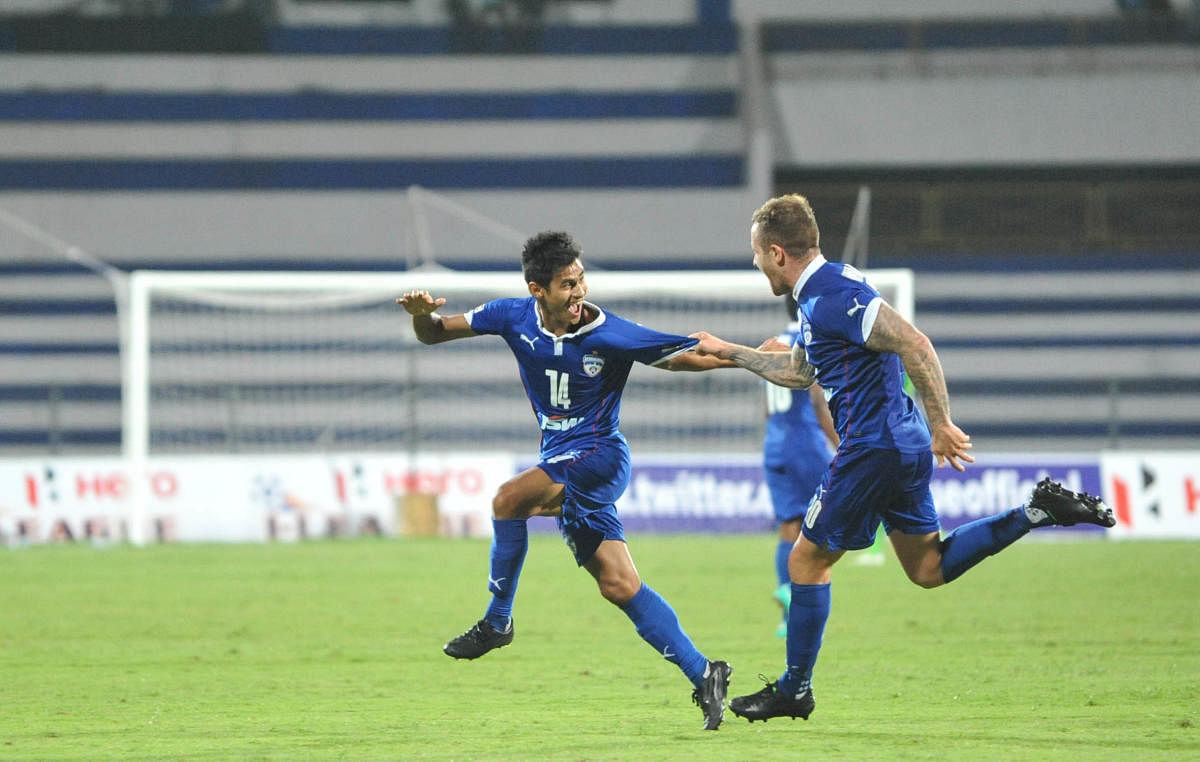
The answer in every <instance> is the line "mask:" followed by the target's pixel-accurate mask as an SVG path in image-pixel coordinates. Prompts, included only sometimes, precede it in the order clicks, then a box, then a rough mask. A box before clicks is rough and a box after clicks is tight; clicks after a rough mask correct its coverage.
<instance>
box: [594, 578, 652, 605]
mask: <svg viewBox="0 0 1200 762" xmlns="http://www.w3.org/2000/svg"><path fill="white" fill-rule="evenodd" d="M596 584H597V585H598V586H599V588H600V595H602V596H604V600H606V601H608V602H609V603H611V604H613V605H614V606H624V605H625V604H626V603H629V601H631V600H633V596H635V595H637V592H638V590H640V589H641V587H642V580H641V579H640V578H639V577H637V576H636V575H635V576H634V577H632V578H630V577H624V576H621V577H610V578H605V579H598V580H596Z"/></svg>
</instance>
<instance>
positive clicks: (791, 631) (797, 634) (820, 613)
mask: <svg viewBox="0 0 1200 762" xmlns="http://www.w3.org/2000/svg"><path fill="white" fill-rule="evenodd" d="M832 600H833V596H832V595H831V594H830V589H829V583H828V582H826V583H825V584H824V585H797V584H796V583H794V582H793V583H792V605H791V607H790V608H789V609H788V631H787V671H786V672H784V673H783V675H782V676H781V677H780V678H779V685H778V688H777V690H778V691H779V693H780V695H782V696H798V695H800V694H802V693H804V692H805V691H807V690H808V689H809V686H810V684H811V682H812V671H813V665H814V664H816V663H817V652H818V651H820V650H821V638H822V636H823V635H824V634H825V622H827V621H828V620H829V609H830V604H831V601H832Z"/></svg>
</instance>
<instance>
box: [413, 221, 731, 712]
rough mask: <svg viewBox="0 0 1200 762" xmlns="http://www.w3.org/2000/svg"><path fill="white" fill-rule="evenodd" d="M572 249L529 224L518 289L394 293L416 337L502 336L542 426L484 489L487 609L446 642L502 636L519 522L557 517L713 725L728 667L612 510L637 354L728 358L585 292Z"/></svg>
mask: <svg viewBox="0 0 1200 762" xmlns="http://www.w3.org/2000/svg"><path fill="white" fill-rule="evenodd" d="M580 257H581V253H580V249H579V246H578V245H577V244H576V243H575V241H574V240H573V239H572V238H571V236H570V235H568V234H566V233H561V232H544V233H539V234H538V235H536V236H534V237H532V238H530V239H529V240H528V241H527V242H526V244H525V248H524V251H523V253H522V267H523V270H524V276H525V281H526V283H527V285H528V289H529V296H527V297H524V298H516V299H496V300H494V301H490V302H487V303H486V304H482V305H480V306H478V307H476V308H475V309H473V310H471V311H470V312H467V313H465V314H458V315H440V314H439V313H438V312H437V311H436V310H437V308H438V307H441V306H442V305H443V304H445V302H446V300H445V299H437V298H434V297H433V296H431V295H430V294H429V293H428V292H427V291H410V292H408V293H406V294H405V295H404V296H403V297H401V298H400V299H398V300H397V301H398V302H399V303H400V305H401V306H403V307H404V309H405V310H406V311H407V312H408V313H409V314H411V315H412V324H413V329H414V331H415V332H416V335H417V338H418V339H419V340H420V341H421V342H423V343H425V344H437V343H440V342H443V341H449V340H451V339H461V338H466V337H470V336H479V335H482V334H495V335H498V336H500V337H501V338H502V339H504V341H505V343H507V344H508V347H509V349H510V350H512V353H513V355H514V356H515V357H516V359H517V364H518V366H519V367H520V375H521V381H522V383H523V384H524V386H525V393H526V394H527V395H528V396H529V401H530V403H531V404H532V406H533V410H534V414H535V416H536V418H537V423H538V427H539V428H540V429H541V431H542V445H541V452H540V454H539V462H538V464H537V465H536V466H534V467H532V468H530V469H527V470H526V471H524V472H522V473H520V474H518V475H517V476H515V477H514V478H512V479H510V480H509V481H507V482H505V483H504V484H503V485H501V486H500V488H499V490H498V491H497V493H496V496H495V498H494V499H493V500H492V514H493V529H494V534H493V541H492V547H491V566H490V572H489V577H488V590H489V592H491V594H492V598H491V602H490V604H489V605H488V608H487V611H486V613H485V614H484V616H483V618H482V619H480V620H479V621H478V622H477V623H476V624H475V625H473V626H472V627H471V628H470V629H468V630H467V631H466V632H464V633H463V634H461V635H459V636H457V637H455V638H454V639H453V640H451V641H450V642H449V643H447V644H446V645H445V646H444V647H443V650H444V651H445V652H446V654H447V655H449V656H452V657H454V658H456V659H475V658H478V657H480V656H482V655H484V654H485V653H487V652H488V651H490V650H492V649H494V648H500V647H501V646H506V645H508V644H509V643H511V642H512V640H513V622H512V605H513V596H514V595H515V594H516V591H517V582H518V579H519V578H520V574H521V567H522V565H523V563H524V560H525V554H526V551H527V549H528V535H527V528H526V520H527V519H528V518H529V517H531V516H554V517H555V518H556V521H557V522H558V527H559V529H560V530H561V532H562V535H563V538H564V539H565V540H566V542H567V545H568V547H570V549H571V552H572V553H573V554H574V555H575V560H576V562H577V563H578V564H579V565H580V566H582V567H583V568H585V569H587V570H588V572H589V573H590V574H591V575H592V576H593V577H594V578H595V579H596V583H597V584H598V585H599V588H600V594H601V595H602V596H603V597H604V598H605V599H607V600H608V601H610V602H612V603H613V604H615V605H616V606H617V607H619V608H620V609H621V610H622V611H624V612H625V614H626V615H627V616H628V617H629V618H630V619H631V620H632V621H633V623H634V626H635V627H636V629H637V633H638V634H639V635H640V636H642V638H643V639H644V640H645V641H646V642H647V643H649V644H650V645H651V646H652V647H653V648H654V650H655V651H657V652H658V653H660V654H662V655H663V657H664V658H666V659H667V660H668V661H671V662H672V663H674V664H675V665H676V666H678V667H679V669H680V670H682V671H683V673H684V674H685V675H686V676H687V678H688V679H689V680H691V682H692V684H693V685H694V686H695V690H694V691H693V692H692V700H693V701H695V702H696V703H697V704H698V705H699V706H700V708H701V710H702V711H703V712H704V728H705V730H716V729H717V727H718V726H719V725H720V724H721V720H722V719H723V717H724V711H725V695H726V689H727V688H728V685H729V676H730V674H731V673H732V668H731V667H730V666H729V665H728V664H727V663H725V662H723V661H710V660H709V659H708V658H707V657H705V656H704V655H703V654H702V653H701V652H700V651H699V650H698V649H697V648H696V646H695V645H693V643H692V641H691V639H690V638H689V637H688V636H687V634H686V633H685V632H684V631H683V628H682V627H681V626H680V624H679V618H678V617H677V616H676V614H675V611H674V609H672V608H671V606H670V604H668V603H667V601H666V600H664V599H663V597H662V596H660V595H659V594H658V593H656V592H655V591H654V590H653V589H652V588H651V587H650V586H649V585H647V584H645V583H644V582H643V581H642V579H641V577H640V576H639V575H638V572H637V568H636V567H635V566H634V563H633V558H632V557H631V556H630V554H629V548H628V546H627V544H626V541H625V534H624V530H623V529H622V526H621V520H620V519H619V518H618V516H617V512H616V508H615V503H616V501H617V498H619V497H620V496H621V494H622V493H623V492H624V491H625V488H626V486H627V485H628V483H629V476H630V464H629V446H628V444H627V442H626V441H625V437H624V436H623V435H622V434H621V431H620V429H619V427H618V425H619V423H618V417H619V413H620V408H621V393H622V391H623V390H624V388H625V382H626V379H627V378H628V377H629V371H630V369H631V368H632V367H633V363H635V362H640V363H644V364H647V365H651V366H654V367H658V368H665V369H668V370H708V369H711V368H716V367H732V366H733V364H732V363H730V362H728V361H722V360H719V359H717V358H713V357H701V356H700V355H697V354H696V353H695V352H693V351H692V349H693V347H694V346H695V345H696V340H695V339H692V338H688V337H686V336H676V335H673V334H667V333H660V332H658V331H653V330H651V329H649V328H645V327H643V326H640V325H638V324H637V323H633V322H630V321H628V320H625V319H624V318H621V317H618V316H617V315H614V314H612V313H609V312H605V311H604V310H602V309H600V307H597V306H596V305H595V304H592V303H591V302H588V301H585V299H584V297H586V296H587V293H588V289H587V285H586V282H585V279H584V268H583V263H582V261H581V259H580Z"/></svg>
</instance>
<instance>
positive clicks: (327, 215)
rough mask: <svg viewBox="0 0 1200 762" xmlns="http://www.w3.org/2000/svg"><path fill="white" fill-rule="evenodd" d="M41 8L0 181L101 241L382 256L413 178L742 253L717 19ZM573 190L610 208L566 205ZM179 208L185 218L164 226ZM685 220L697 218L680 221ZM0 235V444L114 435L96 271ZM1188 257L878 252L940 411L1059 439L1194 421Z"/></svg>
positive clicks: (599, 232) (907, 46)
mask: <svg viewBox="0 0 1200 762" xmlns="http://www.w3.org/2000/svg"><path fill="white" fill-rule="evenodd" d="M35 26H36V25H33V24H32V22H26V23H25V25H24V26H23V27H18V26H14V22H0V57H2V58H3V67H4V79H3V83H4V84H3V85H2V87H3V89H2V90H0V135H2V136H3V140H0V144H2V145H0V206H6V207H11V208H12V210H13V211H15V212H17V213H19V214H24V215H25V216H26V217H30V218H34V219H35V220H36V222H37V224H39V225H40V226H42V227H43V228H44V229H45V230H48V231H50V232H52V233H63V234H64V235H65V236H66V238H67V243H72V244H80V245H83V246H85V247H86V248H87V249H88V250H89V251H91V252H92V253H95V254H97V255H99V256H102V257H104V258H105V259H108V260H111V261H114V262H116V263H117V264H118V265H120V266H122V267H127V268H132V267H152V268H168V269H170V268H184V269H192V268H220V269H226V268H255V267H259V268H272V269H274V268H280V269H321V268H326V267H334V268H341V269H394V268H395V267H396V266H397V265H398V264H399V261H400V260H402V259H403V257H402V256H401V255H400V254H399V252H398V250H399V249H402V248H403V246H404V244H403V242H404V241H405V240H406V236H407V234H408V233H407V231H408V229H409V228H410V227H411V220H410V218H409V217H408V211H407V210H406V209H405V208H404V207H403V200H404V194H405V190H406V189H407V188H408V186H409V185H412V184H418V185H422V186H426V187H431V188H435V189H441V190H445V191H448V192H453V193H457V194H458V195H456V196H455V197H456V198H458V199H459V200H461V201H462V202H464V203H466V204H468V205H470V206H473V207H476V208H482V209H484V210H485V211H486V212H487V213H488V214H490V215H492V216H494V217H498V218H502V219H504V220H505V221H506V222H507V223H508V224H510V225H511V226H512V227H513V228H514V229H516V230H521V231H525V232H532V231H534V230H536V229H539V228H541V227H544V226H545V225H546V220H552V221H553V222H552V223H551V224H561V225H562V226H563V227H570V228H572V229H574V230H575V231H576V232H577V234H578V235H579V237H580V238H581V240H583V241H585V249H587V248H588V246H587V242H590V241H593V240H599V241H603V242H604V243H603V244H602V245H601V246H600V247H599V248H600V252H599V253H600V254H602V255H608V257H609V258H610V259H611V260H612V261H614V262H615V263H617V264H619V265H629V264H631V263H633V262H632V260H640V263H641V264H646V263H647V262H648V260H649V257H647V256H644V255H643V253H642V251H643V250H641V249H638V248H635V247H634V242H633V241H631V240H630V239H629V238H622V235H628V236H632V235H634V234H633V233H629V232H628V231H630V230H633V231H637V230H645V229H647V227H650V228H651V229H654V228H653V223H654V221H655V220H659V219H661V220H662V221H663V222H662V223H661V227H660V228H659V229H657V230H656V232H657V233H658V234H659V235H658V237H657V238H656V239H655V240H651V241H645V240H638V241H637V242H636V245H637V246H643V247H650V248H652V249H653V250H655V251H661V250H665V251H662V253H661V254H658V255H656V258H655V259H653V260H652V261H653V263H654V264H669V265H673V266H679V265H680V264H682V263H688V264H692V265H696V264H700V265H702V266H714V267H742V266H745V264H746V260H747V257H746V255H745V252H744V248H745V243H744V240H743V239H744V237H745V235H744V226H745V222H744V221H745V219H746V217H747V214H748V211H749V210H750V209H752V208H753V206H754V205H755V204H756V203H757V202H758V201H759V200H760V199H759V198H758V197H757V196H755V195H754V194H753V191H750V192H748V190H747V188H746V181H747V171H748V170H747V166H746V165H747V159H746V154H745V151H746V140H745V136H744V135H743V134H742V131H741V130H742V128H741V119H742V118H743V116H744V115H743V114H742V113H740V111H739V107H740V106H739V87H740V80H739V74H738V72H737V61H738V55H739V41H738V35H737V30H736V28H735V27H734V25H731V24H725V25H721V24H716V25H709V26H705V27H702V28H701V27H690V28H682V27H677V26H662V25H658V26H645V27H633V28H628V27H624V28H616V27H611V26H597V27H592V28H587V29H579V28H573V29H566V28H559V29H554V28H548V29H546V30H545V32H544V34H542V35H541V36H540V37H539V38H538V39H537V40H536V42H535V43H533V51H532V53H531V52H530V51H523V54H521V55H513V51H512V50H504V49H489V50H486V51H484V52H482V53H478V52H475V53H456V52H455V50H454V48H455V45H456V44H457V43H456V41H455V39H454V38H453V36H452V33H451V30H449V29H441V30H430V29H428V28H423V29H420V30H414V29H410V28H387V29H380V28H368V29H363V28H323V29H313V28H301V27H294V28H288V27H260V28H257V31H258V32H260V33H261V35H259V36H257V37H253V39H251V38H249V37H246V36H244V35H243V36H239V37H238V38H237V39H236V40H232V41H230V40H229V39H226V38H223V39H225V42H224V43H223V44H225V45H226V46H227V47H226V49H228V46H229V45H235V46H249V47H250V48H253V47H254V46H264V47H262V48H261V49H259V50H258V52H256V53H253V54H245V50H242V52H243V55H238V56H228V55H222V54H221V53H218V52H208V53H193V54H189V55H187V56H183V57H179V56H175V55H163V54H160V53H156V52H154V51H153V50H151V51H150V52H144V53H142V54H139V55H136V56H132V55H111V54H106V55H92V56H89V57H87V58H86V59H81V58H80V54H78V53H75V54H67V57H62V56H59V55H56V54H54V53H52V52H45V51H43V52H42V53H36V52H29V50H28V49H26V50H25V51H24V52H21V53H20V54H19V55H18V54H15V53H14V54H11V55H4V51H6V50H7V51H20V50H22V47H21V46H22V45H23V44H25V45H28V44H32V43H30V42H29V41H30V40H36V39H39V38H38V37H37V32H38V30H37V29H36V28H35ZM112 34H113V35H117V36H119V33H118V32H115V31H113V32H112ZM92 39H95V38H92ZM170 39H173V38H169V37H163V38H161V40H162V44H163V45H166V44H167V43H168V42H169V41H170ZM763 39H764V46H765V48H766V51H767V52H768V54H770V55H778V56H780V57H781V58H779V59H778V60H779V61H783V62H784V63H786V61H784V59H785V58H786V57H787V56H789V55H794V54H796V53H797V52H798V51H800V52H802V53H804V54H808V53H812V52H818V53H820V52H828V51H835V52H841V53H846V52H850V53H854V54H867V55H876V54H878V55H881V56H886V55H889V54H890V53H894V52H896V51H901V52H903V53H905V55H911V54H912V52H913V50H918V51H926V50H933V49H936V50H952V51H961V50H968V51H974V50H977V49H979V48H981V47H982V48H991V47H994V46H995V45H997V44H1001V45H1004V46H1015V47H1019V48H1020V47H1033V48H1039V49H1043V50H1050V51H1054V50H1055V49H1061V48H1064V47H1066V46H1071V50H1073V51H1075V50H1077V49H1078V46H1081V45H1082V46H1088V45H1122V46H1136V45H1137V44H1139V43H1141V42H1145V38H1144V37H1138V36H1137V34H1136V33H1135V32H1131V31H1130V30H1129V29H1128V28H1127V27H1125V26H1119V25H1118V26H1113V22H1112V21H1111V20H1109V21H1103V22H1102V21H1099V20H1090V21H1089V20H1069V21H1057V20H1044V19H1043V20H1034V21H1023V22H1021V23H1013V22H1009V21H1003V20H990V21H983V20H975V21H965V22H957V23H947V22H941V21H929V22H921V23H914V22H895V23H877V22H861V23H858V22H856V23H839V24H832V25H830V24H824V25H817V24H813V23H801V22H793V23H788V24H773V25H770V26H769V27H767V28H766V32H765V34H764V38H763ZM493 42H494V44H495V45H497V46H500V47H501V48H502V47H503V45H505V44H506V43H504V42H503V41H493ZM240 49H241V48H239V50H240ZM1131 49H1132V48H1131ZM285 57H286V60H287V63H288V66H286V67H284V66H280V65H279V62H280V60H282V59H283V58H285ZM68 60H70V61H72V62H73V63H72V64H71V65H64V62H66V61H68ZM81 60H83V61H84V62H86V63H87V66H80V65H79V63H80V61H81ZM581 82H582V83H585V84H583V85H577V83H581ZM264 114H268V115H269V117H268V118H264V117H263V115H264ZM548 125H549V126H548ZM314 136H315V137H314ZM63 154H66V156H65V157H64V156H63ZM545 154H548V156H546V155H545ZM585 205H599V206H607V207H608V208H609V209H611V210H613V211H611V212H610V213H609V214H607V215H592V216H591V217H586V216H580V215H579V214H578V209H579V208H580V207H581V206H585ZM285 207H286V209H285ZM681 208H682V209H685V210H686V212H681V211H680V209H681ZM189 212H191V213H194V214H193V215H190V214H189ZM279 212H283V214H282V215H280V216H276V214H277V213H279ZM195 219H200V220H205V221H207V224H200V225H197V224H196V223H195ZM279 219H283V220H285V222H283V223H282V224H281V223H280V222H279V221H278V220H279ZM306 219H309V220H317V219H320V220H322V221H323V222H322V224H320V225H315V224H304V220H306ZM264 220H270V221H272V222H270V223H269V224H267V223H264ZM289 220H290V221H292V222H294V223H296V224H289V223H288V222H287V221H289ZM614 220H617V221H619V222H621V223H625V224H614ZM559 221H561V223H559ZM576 221H578V224H576ZM446 222H447V224H444V225H442V226H440V227H439V229H438V230H437V233H436V234H437V235H438V236H441V238H439V241H438V247H439V250H440V251H441V252H442V253H443V254H444V255H445V259H447V260H449V261H454V260H457V259H463V260H480V259H487V260H489V262H488V265H489V266H493V267H494V266H495V263H496V261H498V260H499V258H508V257H511V250H512V245H511V242H505V243H503V245H498V244H497V242H496V241H495V240H492V239H488V238H487V236H482V235H480V234H479V233H478V231H471V230H466V229H465V227H464V226H461V225H459V226H457V227H456V226H454V225H452V224H449V223H450V222H452V221H446ZM1193 222H1194V221H1193ZM689 223H691V227H694V228H695V230H689V231H686V233H685V234H682V235H681V236H680V237H679V238H678V239H677V238H676V236H675V234H674V233H673V232H672V231H673V230H676V229H678V230H681V231H682V230H683V229H684V228H685V227H688V226H689ZM825 224H826V226H827V229H832V230H836V229H838V228H839V227H840V226H842V225H844V222H843V221H842V220H840V219H837V218H834V219H830V218H825ZM460 228H461V229H460ZM80 230H87V231H89V236H88V237H87V238H86V239H84V238H83V237H82V236H81V235H79V234H78V231H80ZM368 230H369V231H370V237H366V236H365V235H364V234H363V232H362V231H368ZM689 234H690V239H689ZM182 237H187V238H189V239H190V240H191V241H192V243H193V245H192V246H190V247H179V246H177V245H175V241H176V240H177V239H180V238H182ZM641 238H645V236H641ZM691 239H704V240H703V241H701V243H700V244H698V246H697V247H692V246H691V244H690V243H683V244H681V243H680V241H681V240H682V241H690V240H691ZM379 240H386V241H389V243H390V245H389V246H388V247H384V246H381V245H380V244H379V243H378V241H379ZM833 240H836V236H834V237H833ZM231 241H241V242H242V243H243V246H242V247H241V248H238V247H237V246H234V245H233V244H231V243H230V242H231ZM705 245H707V247H708V248H703V246H705ZM0 247H3V251H5V252H7V253H9V254H11V256H5V257H3V258H0V276H2V278H0V337H2V338H0V359H2V361H3V362H2V370H0V454H15V453H48V452H53V453H102V452H103V453H107V452H115V451H116V450H117V449H118V447H119V438H120V387H119V379H120V368H119V364H118V358H117V335H118V333H117V326H116V315H115V310H114V307H113V300H112V292H111V287H110V286H109V284H108V283H107V282H106V281H105V280H104V279H103V278H101V277H99V276H97V275H95V274H92V273H90V272H88V271H86V270H85V269H83V268H81V267H79V266H77V265H75V264H71V263H69V262H67V261H66V260H65V259H64V258H63V257H61V256H60V255H59V254H54V253H52V252H50V251H49V250H47V249H45V248H44V247H43V246H42V244H38V243H34V242H31V241H30V240H28V239H26V238H24V237H22V236H19V235H16V234H15V233H14V232H13V231H12V230H11V229H0ZM693 248H696V249H699V251H698V252H697V251H695V250H693ZM201 251H203V252H204V254H200V253H198V252H201ZM496 251H499V252H500V254H498V255H497V254H496V253H495V252H496ZM591 251H595V248H592V249H591ZM619 252H625V256H624V259H623V261H622V255H621V254H619ZM827 253H829V254H830V256H831V257H836V255H837V253H838V252H837V250H836V248H835V247H832V246H830V247H827ZM1073 253H1074V254H1078V252H1073ZM1051 254H1052V252H1051ZM1195 257H1196V253H1195V252H1194V251H1190V252H1189V251H1183V252H1176V255H1175V256H1174V257H1172V258H1167V259H1166V260H1165V264H1164V265H1162V266H1147V265H1149V264H1151V263H1150V262H1148V261H1146V260H1138V259H1130V260H1120V259H1114V258H1108V259H1104V260H1097V268H1096V269H1095V270H1090V271H1089V270H1088V268H1087V267H1086V266H1081V264H1080V263H1081V259H1080V257H1079V256H1071V257H1068V258H1056V257H1054V256H1047V257H1042V258H1039V260H1038V262H1039V264H1038V267H1039V268H1040V269H1039V270H1038V271H1037V272H1035V273H1013V272H1005V271H1004V270H1005V269H1006V268H1008V267H1010V264H1009V263H1008V262H1005V261H1000V262H999V263H998V264H996V265H994V266H993V267H992V268H991V269H992V270H993V271H991V272H984V273H982V274H981V273H980V272H979V269H980V268H981V261H982V258H973V259H972V261H971V262H970V266H971V269H966V268H955V267H953V266H947V264H948V261H947V260H948V258H947V257H944V256H943V257H942V258H926V259H921V258H919V257H917V256H915V255H914V256H910V257H906V258H901V259H906V260H907V261H904V262H893V261H889V262H887V264H900V263H903V264H907V265H909V266H912V267H914V268H915V269H916V270H917V305H916V308H917V315H918V324H919V325H920V326H921V327H922V328H924V329H925V330H926V331H927V332H928V333H929V334H930V335H931V337H932V338H933V339H934V341H935V343H936V344H937V345H938V347H939V350H940V354H941V357H942V360H943V362H944V364H945V366H946V369H947V376H948V378H949V379H950V381H951V392H952V395H953V399H954V402H955V407H954V412H955V415H956V419H957V420H958V422H959V423H960V425H962V426H963V428H965V429H967V430H968V431H969V432H971V433H972V434H973V435H974V436H975V438H976V440H977V442H979V443H980V445H979V446H980V447H986V448H987V449H989V450H1022V451H1028V450H1031V451H1052V450H1060V449H1064V448H1067V449H1074V450H1094V449H1097V448H1100V447H1107V446H1119V447H1125V448H1128V447H1174V446H1185V445H1188V444H1191V445H1194V443H1195V442H1196V441H1197V437H1200V409H1197V408H1196V407H1195V406H1194V405H1192V404H1191V402H1190V401H1189V400H1188V399H1187V397H1188V394H1189V393H1193V392H1194V390H1195V389H1196V388H1200V352H1197V351H1196V350H1197V347H1198V345H1200V325H1198V322H1200V321H1197V320H1196V319H1195V315H1196V314H1198V313H1200V302H1198V300H1197V298H1196V296H1195V294H1197V293H1200V283H1197V282H1196V279H1197V277H1198V276H1197V268H1196V264H1195ZM1028 261H1030V258H1028V257H1026V258H1024V259H1022V262H1028ZM477 263H478V262H477ZM982 268H983V269H985V270H986V269H989V268H987V266H986V265H982ZM1131 270H1145V271H1146V272H1140V273H1137V274H1131V272H1130V271H1131ZM1080 279H1082V280H1083V282H1084V283H1086V288H1085V290H1084V292H1083V293H1077V292H1076V289H1077V287H1076V284H1077V283H1078V282H1079V281H1080ZM1131 286H1132V287H1131ZM696 319H697V324H698V326H699V325H701V324H702V323H703V314H702V313H697V316H696ZM1191 396H1192V397H1194V394H1191ZM747 441H750V440H749V439H748V440H747Z"/></svg>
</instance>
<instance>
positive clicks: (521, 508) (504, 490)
mask: <svg viewBox="0 0 1200 762" xmlns="http://www.w3.org/2000/svg"><path fill="white" fill-rule="evenodd" d="M524 503H525V501H524V500H523V499H522V497H521V494H520V492H519V491H518V490H517V489H516V488H515V487H513V486H512V485H510V484H501V485H500V489H498V490H496V495H495V497H493V498H492V517H493V518H497V519H526V518H529V509H528V507H527V506H526V505H525V504H524Z"/></svg>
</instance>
